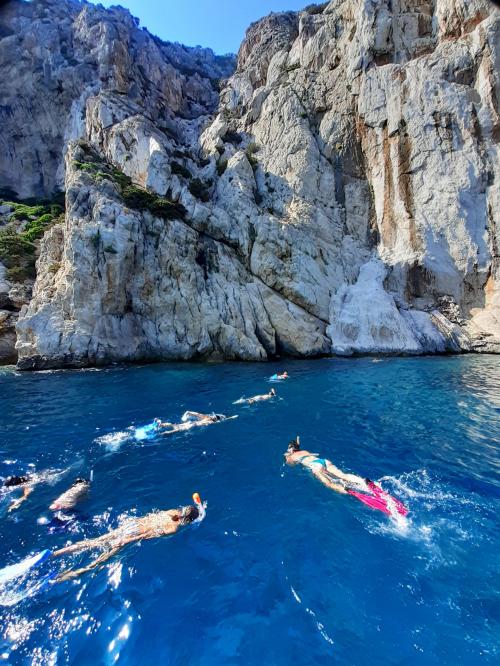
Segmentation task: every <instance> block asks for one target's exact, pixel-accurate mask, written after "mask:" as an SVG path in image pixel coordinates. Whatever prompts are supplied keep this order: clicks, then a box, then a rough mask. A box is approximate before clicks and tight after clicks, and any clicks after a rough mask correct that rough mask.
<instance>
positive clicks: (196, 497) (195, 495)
mask: <svg viewBox="0 0 500 666" xmlns="http://www.w3.org/2000/svg"><path fill="white" fill-rule="evenodd" d="M193 502H194V503H195V504H201V497H200V496H199V495H198V493H193Z"/></svg>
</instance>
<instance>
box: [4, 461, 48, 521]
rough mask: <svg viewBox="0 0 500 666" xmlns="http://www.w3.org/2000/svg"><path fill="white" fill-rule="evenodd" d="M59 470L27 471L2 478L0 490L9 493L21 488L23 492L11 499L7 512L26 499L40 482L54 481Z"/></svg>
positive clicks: (17, 506)
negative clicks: (0, 488) (16, 497)
mask: <svg viewBox="0 0 500 666" xmlns="http://www.w3.org/2000/svg"><path fill="white" fill-rule="evenodd" d="M59 474H60V472H47V471H45V472H28V473H26V474H22V475H17V474H14V475H12V476H8V477H7V478H6V479H4V480H3V483H2V491H3V493H10V492H12V491H16V490H22V491H23V493H22V495H21V497H19V498H18V499H15V500H12V501H11V502H10V504H9V508H8V512H9V513H11V512H12V511H15V510H16V509H19V507H20V506H21V505H22V504H23V503H24V502H25V501H26V500H27V499H28V497H29V496H30V495H31V493H32V492H33V491H34V489H35V486H37V485H38V484H40V483H47V482H50V481H54V480H55V479H56V478H57V476H58V475H59Z"/></svg>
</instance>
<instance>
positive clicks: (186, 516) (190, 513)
mask: <svg viewBox="0 0 500 666" xmlns="http://www.w3.org/2000/svg"><path fill="white" fill-rule="evenodd" d="M199 515H200V511H199V509H198V508H197V507H196V506H193V505H191V506H188V507H186V508H185V509H184V511H183V515H182V518H181V524H182V525H189V523H192V522H193V520H196V519H197V518H198V516H199Z"/></svg>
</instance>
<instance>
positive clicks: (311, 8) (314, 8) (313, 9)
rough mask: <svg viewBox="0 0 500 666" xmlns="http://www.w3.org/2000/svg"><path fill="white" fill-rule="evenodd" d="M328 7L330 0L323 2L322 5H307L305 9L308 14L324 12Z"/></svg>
mask: <svg viewBox="0 0 500 666" xmlns="http://www.w3.org/2000/svg"><path fill="white" fill-rule="evenodd" d="M326 7H328V2H323V3H322V4H320V5H316V4H313V5H307V7H304V11H305V12H307V13H308V14H322V13H323V11H324V10H325V8H326Z"/></svg>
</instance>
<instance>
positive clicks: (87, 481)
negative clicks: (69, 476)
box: [72, 477, 90, 487]
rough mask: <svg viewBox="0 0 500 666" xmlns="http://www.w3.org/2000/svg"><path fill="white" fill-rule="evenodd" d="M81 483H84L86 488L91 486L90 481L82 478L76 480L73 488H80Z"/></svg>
mask: <svg viewBox="0 0 500 666" xmlns="http://www.w3.org/2000/svg"><path fill="white" fill-rule="evenodd" d="M80 483H84V484H85V485H86V486H90V481H89V479H81V478H80V477H78V479H75V480H74V481H73V483H72V487H73V486H78V485H80Z"/></svg>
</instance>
